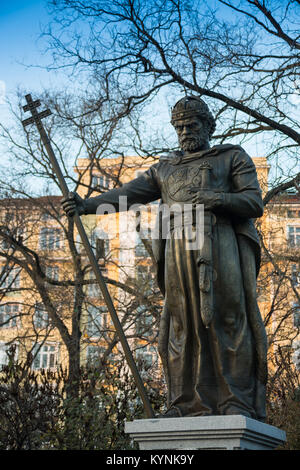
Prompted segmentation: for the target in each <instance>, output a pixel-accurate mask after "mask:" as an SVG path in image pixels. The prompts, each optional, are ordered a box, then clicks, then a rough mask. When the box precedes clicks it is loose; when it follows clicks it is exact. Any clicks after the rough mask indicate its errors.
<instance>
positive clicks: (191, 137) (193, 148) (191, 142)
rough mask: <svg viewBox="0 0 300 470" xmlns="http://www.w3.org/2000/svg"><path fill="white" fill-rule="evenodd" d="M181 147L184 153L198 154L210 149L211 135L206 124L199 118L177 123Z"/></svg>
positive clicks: (176, 128) (175, 124)
mask: <svg viewBox="0 0 300 470" xmlns="http://www.w3.org/2000/svg"><path fill="white" fill-rule="evenodd" d="M174 127H175V130H176V132H177V135H178V141H179V145H180V147H181V148H182V150H183V151H184V152H197V151H199V150H202V149H205V148H207V147H208V142H209V133H208V126H207V124H206V122H205V121H204V120H202V119H199V118H197V117H195V118H187V119H182V120H178V121H175V123H174Z"/></svg>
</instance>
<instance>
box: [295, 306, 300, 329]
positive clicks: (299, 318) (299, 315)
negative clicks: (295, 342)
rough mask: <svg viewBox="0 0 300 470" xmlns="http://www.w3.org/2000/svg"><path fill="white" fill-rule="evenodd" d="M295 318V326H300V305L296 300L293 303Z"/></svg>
mask: <svg viewBox="0 0 300 470" xmlns="http://www.w3.org/2000/svg"><path fill="white" fill-rule="evenodd" d="M293 319H294V327H295V328H299V327H300V305H299V304H298V303H297V302H295V303H294V304H293Z"/></svg>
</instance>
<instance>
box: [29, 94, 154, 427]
mask: <svg viewBox="0 0 300 470" xmlns="http://www.w3.org/2000/svg"><path fill="white" fill-rule="evenodd" d="M25 99H26V101H27V104H26V105H25V106H23V110H24V111H25V112H26V111H30V112H31V116H32V117H30V118H28V119H25V120H24V121H22V123H23V126H24V128H25V127H26V126H27V125H29V124H36V126H37V128H38V131H39V133H40V136H41V139H42V142H43V144H44V145H45V149H46V151H47V154H48V156H49V159H50V162H51V164H52V167H53V171H54V173H55V174H56V176H57V178H58V182H59V185H60V189H61V191H62V194H63V196H64V197H67V196H68V195H69V190H68V187H67V184H66V182H65V179H64V176H63V174H62V172H61V169H60V166H59V164H58V161H57V159H56V157H55V154H54V151H53V149H52V146H51V142H50V140H49V138H48V136H47V133H46V131H45V129H44V126H43V124H42V121H41V119H43V118H44V117H47V116H50V114H52V113H51V111H50V109H46V110H45V111H42V112H41V113H38V112H37V109H36V108H38V107H39V106H40V105H41V102H40V100H36V101H33V100H32V98H31V95H26V96H25ZM74 220H75V224H76V227H77V230H78V233H79V235H80V237H81V240H82V243H83V245H84V248H85V250H86V253H87V256H88V258H89V261H90V263H91V266H92V269H93V271H94V273H95V277H96V280H97V281H98V284H99V286H100V289H101V292H102V295H103V298H104V300H105V302H106V305H107V308H108V311H109V313H110V315H111V319H112V321H113V324H114V326H115V329H116V331H117V334H118V336H119V339H120V342H121V344H122V347H123V350H124V354H125V357H126V360H127V363H128V365H129V367H130V369H131V372H132V374H133V377H134V379H135V382H136V385H137V388H138V391H139V393H140V396H141V399H142V402H143V405H144V409H145V411H146V414H147V416H148V418H153V417H154V412H153V409H152V407H151V404H150V402H149V399H148V397H147V395H146V391H145V388H144V384H143V382H142V379H141V377H140V374H139V371H138V369H137V367H136V364H135V362H134V359H133V356H132V353H131V350H130V348H129V345H128V342H127V338H126V336H125V334H124V331H123V328H122V325H121V323H120V321H119V318H118V315H117V313H116V310H115V307H114V305H113V303H112V299H111V296H110V294H109V292H108V289H107V287H106V284H105V281H104V279H103V276H102V274H101V271H100V269H99V266H98V263H97V260H96V257H95V255H94V252H93V250H92V248H91V245H90V242H89V239H88V237H87V234H86V232H85V229H84V227H83V224H82V222H81V219H80V216H79V215H78V213H75V215H74Z"/></svg>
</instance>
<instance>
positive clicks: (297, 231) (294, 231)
mask: <svg viewBox="0 0 300 470" xmlns="http://www.w3.org/2000/svg"><path fill="white" fill-rule="evenodd" d="M288 243H289V245H290V246H300V227H295V226H293V225H289V226H288Z"/></svg>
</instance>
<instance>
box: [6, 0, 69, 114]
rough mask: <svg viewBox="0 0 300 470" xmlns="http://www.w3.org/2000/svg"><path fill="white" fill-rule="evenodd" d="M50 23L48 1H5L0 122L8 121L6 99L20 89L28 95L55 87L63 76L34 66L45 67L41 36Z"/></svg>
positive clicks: (48, 59)
mask: <svg viewBox="0 0 300 470" xmlns="http://www.w3.org/2000/svg"><path fill="white" fill-rule="evenodd" d="M49 20H50V17H49V15H48V12H47V0H25V1H24V0H23V1H22V0H8V1H7V0H2V1H1V3H0V44H1V56H0V120H1V121H2V122H3V120H5V119H6V118H7V113H6V105H5V104H4V103H3V101H4V100H3V99H1V98H3V95H4V94H5V96H7V97H9V96H10V95H11V94H13V93H14V92H15V90H16V88H17V87H19V86H20V87H22V88H24V89H26V92H28V93H30V92H31V91H34V92H36V91H38V90H39V89H43V88H46V87H47V86H51V85H55V84H57V83H58V82H59V81H60V80H62V76H61V75H60V74H57V72H54V71H46V70H45V69H42V68H39V67H38V68H36V67H31V65H40V66H45V65H46V64H47V63H48V64H49V62H50V58H49V57H48V58H47V56H46V55H45V53H44V51H43V48H44V44H43V42H42V40H40V39H39V36H40V34H41V31H42V27H43V25H46V24H47V23H48V22H49Z"/></svg>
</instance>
